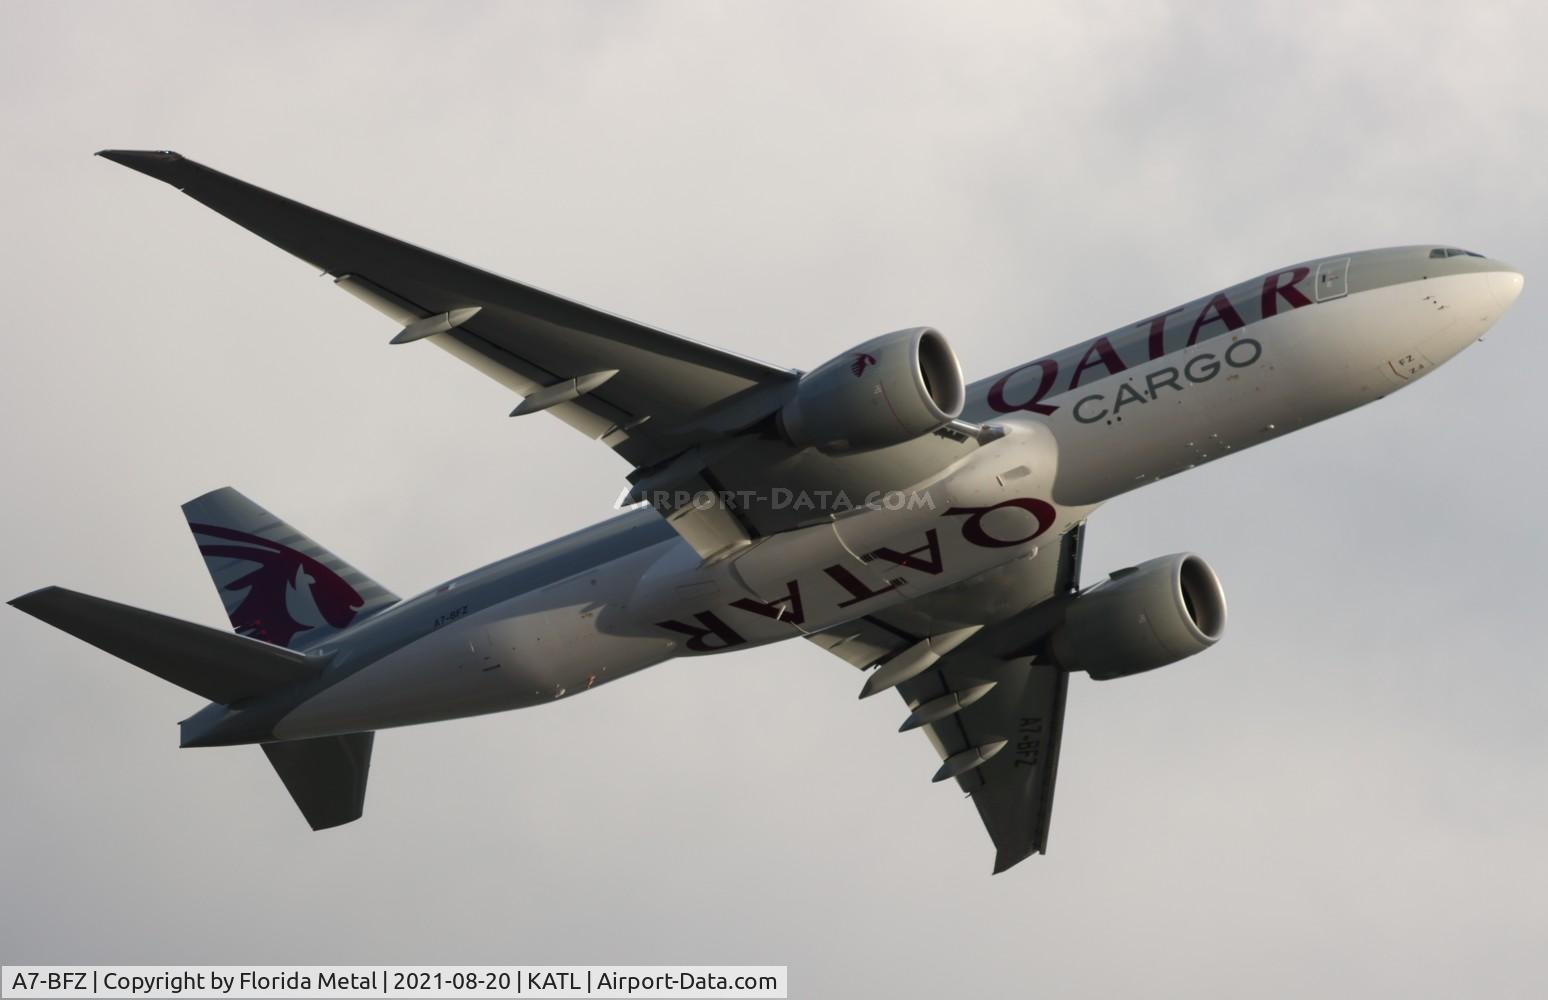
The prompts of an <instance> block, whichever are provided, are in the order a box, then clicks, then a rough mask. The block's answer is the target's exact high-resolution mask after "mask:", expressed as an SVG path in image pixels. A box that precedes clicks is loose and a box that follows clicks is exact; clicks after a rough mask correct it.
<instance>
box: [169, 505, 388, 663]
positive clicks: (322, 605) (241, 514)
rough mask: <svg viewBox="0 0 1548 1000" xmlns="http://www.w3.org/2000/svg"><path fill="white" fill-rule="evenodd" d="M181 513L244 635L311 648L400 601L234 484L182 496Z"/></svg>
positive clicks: (224, 601) (295, 646)
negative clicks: (185, 499) (192, 497)
mask: <svg viewBox="0 0 1548 1000" xmlns="http://www.w3.org/2000/svg"><path fill="white" fill-rule="evenodd" d="M183 514H184V516H185V517H187V518H188V527H189V528H190V529H191V530H192V531H193V534H194V540H195V541H197V542H198V543H199V553H200V554H201V555H203V556H204V565H205V567H206V568H207V569H208V570H209V571H210V578H211V579H212V580H214V582H215V589H216V590H218V591H219V592H220V599H221V601H222V602H223V603H224V604H225V606H226V614H227V615H228V616H229V617H230V618H231V627H232V628H234V629H235V630H236V631H237V632H238V633H240V634H241V635H245V636H250V637H252V638H254V639H261V640H263V641H264V642H268V643H273V644H274V645H276V646H284V647H285V648H287V649H307V648H309V647H312V646H316V645H317V644H318V643H321V642H324V641H326V640H327V639H328V638H329V637H331V636H333V635H336V634H338V633H339V632H340V631H342V630H343V629H345V628H348V627H349V626H350V625H351V624H354V623H356V622H359V621H362V620H364V619H365V618H368V617H370V616H371V615H373V614H375V613H377V612H378V611H381V610H382V609H383V608H387V607H390V606H391V605H393V604H396V603H397V601H398V599H397V597H395V596H394V595H393V594H391V593H389V592H388V591H387V590H385V589H383V588H382V587H381V586H380V585H379V584H377V583H376V582H375V581H374V580H372V579H371V578H370V577H368V576H366V575H365V574H364V573H362V572H360V571H359V570H358V569H355V567H353V566H351V565H350V564H349V563H347V562H345V561H344V560H342V559H340V558H339V557H338V556H336V555H334V554H333V553H331V552H329V551H328V550H327V549H325V548H323V547H322V546H321V545H318V544H317V543H316V542H314V541H312V540H311V539H310V538H308V537H306V536H305V535H303V534H301V532H299V531H297V530H296V529H295V528H292V527H291V526H290V525H288V524H286V523H285V522H284V521H282V520H280V519H279V518H277V517H275V516H274V515H273V514H270V513H269V512H268V511H266V510H264V509H263V508H262V507H260V506H258V505H257V504H255V503H253V502H252V501H251V500H249V499H247V497H245V496H243V495H242V494H240V493H238V492H237V491H236V490H234V489H232V488H230V487H229V486H227V487H224V488H222V489H218V490H215V491H213V492H211V493H206V494H205V495H204V496H202V497H199V498H198V499H197V500H190V501H188V502H187V503H185V504H183Z"/></svg>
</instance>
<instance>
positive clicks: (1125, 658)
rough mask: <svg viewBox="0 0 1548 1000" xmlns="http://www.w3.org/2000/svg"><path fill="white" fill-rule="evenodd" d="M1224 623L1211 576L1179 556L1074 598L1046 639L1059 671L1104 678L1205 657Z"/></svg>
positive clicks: (1125, 572)
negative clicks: (1062, 617) (1062, 669)
mask: <svg viewBox="0 0 1548 1000" xmlns="http://www.w3.org/2000/svg"><path fill="white" fill-rule="evenodd" d="M1225 623H1226V602H1225V592H1224V591H1222V590H1221V589H1220V581H1219V579H1217V578H1216V576H1215V571H1214V570H1212V569H1210V568H1209V564H1208V563H1206V562H1205V561H1204V560H1203V559H1201V558H1199V557H1198V556H1196V555H1193V554H1192V553H1190V552H1182V553H1178V554H1177V555H1170V556H1161V557H1160V558H1159V559H1151V560H1150V561H1148V562H1143V563H1140V564H1139V565H1138V566H1131V567H1129V568H1128V569H1121V570H1119V571H1118V572H1116V573H1113V574H1112V575H1111V576H1109V577H1108V578H1107V579H1106V580H1105V581H1103V582H1102V583H1100V584H1098V585H1097V586H1095V587H1093V588H1091V589H1090V590H1087V591H1085V592H1084V593H1082V594H1081V595H1080V596H1079V597H1076V598H1075V600H1074V601H1073V602H1072V603H1071V604H1070V606H1069V610H1068V611H1067V612H1066V614H1065V618H1064V623H1063V624H1062V625H1060V626H1059V627H1058V628H1057V629H1056V630H1055V631H1054V633H1053V635H1052V636H1051V637H1050V639H1049V642H1050V645H1051V647H1052V649H1053V654H1054V658H1055V659H1057V660H1058V661H1059V664H1060V665H1061V666H1063V667H1065V668H1066V669H1068V670H1084V671H1086V673H1088V674H1090V675H1091V677H1092V679H1093V680H1099V681H1105V680H1111V679H1112V678H1114V677H1127V676H1129V675H1130V674H1138V673H1143V672H1145V671H1146V670H1154V669H1155V668H1157V667H1164V666H1166V665H1167V664H1168V663H1176V662H1177V661H1178V660H1181V659H1183V658H1184V657H1188V656H1192V655H1193V654H1194V653H1199V652H1203V651H1204V650H1206V649H1208V648H1209V647H1211V646H1213V645H1214V644H1215V643H1216V642H1218V641H1219V640H1220V636H1221V635H1222V634H1223V633H1224V632H1225Z"/></svg>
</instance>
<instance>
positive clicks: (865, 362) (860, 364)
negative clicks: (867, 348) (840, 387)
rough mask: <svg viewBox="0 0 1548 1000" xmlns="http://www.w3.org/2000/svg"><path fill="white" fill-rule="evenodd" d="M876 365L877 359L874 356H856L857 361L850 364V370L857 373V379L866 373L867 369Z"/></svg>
mask: <svg viewBox="0 0 1548 1000" xmlns="http://www.w3.org/2000/svg"><path fill="white" fill-rule="evenodd" d="M874 364H876V358H874V357H873V356H871V355H869V354H856V355H855V360H853V361H851V362H850V363H849V370H850V371H852V372H854V373H855V378H859V377H860V376H861V375H862V374H864V373H865V370H866V369H867V368H869V367H871V366H872V365H874Z"/></svg>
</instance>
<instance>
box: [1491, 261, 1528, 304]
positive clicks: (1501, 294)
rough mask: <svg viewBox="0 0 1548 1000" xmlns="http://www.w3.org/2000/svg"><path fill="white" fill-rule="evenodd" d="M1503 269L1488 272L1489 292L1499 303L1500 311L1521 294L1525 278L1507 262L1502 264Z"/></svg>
mask: <svg viewBox="0 0 1548 1000" xmlns="http://www.w3.org/2000/svg"><path fill="white" fill-rule="evenodd" d="M1502 267H1503V269H1502V270H1499V271H1490V272H1489V293H1490V294H1491V295H1493V296H1494V301H1496V302H1498V303H1499V305H1500V312H1504V311H1505V310H1507V309H1509V308H1510V306H1511V303H1513V302H1515V301H1516V297H1517V296H1518V295H1520V294H1521V287H1522V285H1524V284H1525V283H1526V280H1525V279H1524V278H1523V277H1522V276H1521V272H1520V271H1518V270H1516V269H1515V268H1513V267H1511V266H1510V265H1509V264H1505V265H1502Z"/></svg>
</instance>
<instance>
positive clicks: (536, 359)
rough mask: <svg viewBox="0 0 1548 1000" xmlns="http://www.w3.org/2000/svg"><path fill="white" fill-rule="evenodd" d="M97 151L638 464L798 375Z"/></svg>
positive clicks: (150, 162)
mask: <svg viewBox="0 0 1548 1000" xmlns="http://www.w3.org/2000/svg"><path fill="white" fill-rule="evenodd" d="M99 155H101V156H103V157H105V158H107V159H109V160H112V161H114V162H115V163H121V164H123V165H124V166H127V167H130V168H132V169H134V170H138V171H139V172H141V173H143V174H146V175H148V176H151V177H154V178H156V179H158V180H161V181H165V182H166V183H168V184H170V185H172V186H174V187H176V188H177V189H179V190H180V191H182V192H183V193H184V194H186V195H188V196H189V197H191V198H194V199H195V200H197V201H199V202H202V203H203V204H204V205H206V206H208V207H209V208H211V209H213V210H214V211H216V212H217V213H219V214H220V215H223V216H225V217H226V218H227V219H230V220H231V221H232V222H235V223H236V224H237V225H239V226H242V227H243V228H244V229H247V230H249V231H250V232H252V233H254V234H256V235H258V236H260V237H262V238H263V239H265V240H267V241H268V242H270V243H272V244H274V245H275V246H277V247H279V248H280V249H282V250H285V251H287V252H288V253H291V254H293V255H295V256H296V257H299V258H301V259H302V260H304V261H306V262H308V263H310V264H312V265H313V266H315V267H317V268H319V269H320V270H322V271H324V272H326V273H327V274H330V275H332V276H333V277H334V279H335V280H336V281H338V283H339V284H340V286H341V287H343V288H345V290H347V291H349V292H350V293H351V294H353V295H355V296H356V297H358V298H360V299H362V300H363V301H365V302H367V303H368V304H370V305H372V306H373V307H374V308H376V309H377V310H378V311H380V312H383V313H385V314H386V315H388V316H390V317H391V318H393V319H394V320H395V321H396V322H399V323H402V324H403V326H404V327H405V329H404V331H403V333H402V334H400V335H399V337H398V338H394V341H395V342H398V343H403V342H404V341H405V340H414V339H431V340H432V341H433V342H435V343H437V344H438V345H439V346H441V347H443V348H445V349H447V350H448V351H450V352H451V353H452V354H454V355H456V356H457V357H458V358H460V359H461V360H463V361H466V362H468V363H469V364H471V365H473V366H474V367H475V368H478V369H479V370H481V371H483V372H485V373H486V374H488V375H490V376H491V377H493V378H495V379H497V380H499V381H501V382H502V383H504V384H506V385H507V386H509V387H510V388H512V389H514V390H515V391H517V392H519V393H521V394H522V395H523V396H528V397H530V396H532V395H534V394H536V393H540V392H543V391H544V390H551V392H550V394H549V397H546V398H549V399H552V398H555V397H559V398H560V402H559V403H558V404H556V405H552V406H551V407H549V408H551V409H552V410H553V411H554V412H555V413H556V415H558V416H559V417H560V418H561V419H563V420H564V421H565V422H566V423H569V424H571V425H572V426H574V427H576V428H577V429H580V430H582V431H583V432H585V433H586V434H587V435H588V436H590V437H594V438H598V439H600V440H603V441H604V442H605V443H606V444H608V445H609V446H610V447H612V448H613V449H614V450H615V451H617V452H618V453H619V454H620V455H622V456H623V457H624V458H625V459H627V460H628V461H630V462H631V463H632V464H634V465H635V466H637V467H638V466H647V465H650V464H652V463H656V462H660V461H662V460H663V459H666V458H669V457H671V456H672V455H675V454H677V453H679V452H681V451H682V450H683V449H684V448H685V447H688V446H691V445H692V444H694V443H696V442H697V441H699V440H701V439H702V437H703V435H704V430H705V424H704V420H705V417H706V415H707V414H712V413H715V412H721V411H723V410H724V409H726V408H728V407H730V408H735V409H738V410H739V411H742V412H758V411H761V410H763V409H766V408H767V407H768V405H769V404H768V403H766V402H765V400H766V399H773V398H775V397H780V393H781V392H782V390H783V389H784V388H785V387H787V386H788V385H789V384H790V383H793V382H794V380H795V379H796V377H797V376H796V373H795V372H792V371H789V370H786V369H782V368H776V367H772V366H770V365H766V364H763V363H762V362H759V361H754V360H752V359H750V358H745V357H742V356H740V355H737V354H733V353H730V352H727V351H722V350H717V349H715V348H712V347H709V346H707V345H705V344H700V343H697V342H695V341H691V340H687V339H684V338H682V337H677V336H673V335H672V334H669V333H665V332H663V331H660V330H656V329H653V328H651V327H648V326H645V325H643V324H640V323H636V322H633V321H631V320H627V319H623V318H622V317H618V316H614V315H611V314H609V313H606V312H602V311H601V310H598V309H593V308H591V307H589V306H585V305H582V304H580V303H578V302H573V301H570V300H568V299H564V298H561V297H559V296H557V295H553V294H551V293H548V292H545V291H542V290H540V289H537V288H533V287H531V286H529V285H523V284H519V283H517V282H514V281H510V280H508V279H506V278H501V277H498V276H497V275H494V274H490V273H488V272H486V271H481V270H479V269H478V268H475V267H471V266H469V265H467V264H463V263H461V262H459V261H456V260H453V259H451V258H449V257H443V256H441V255H439V254H435V253H431V252H430V251H428V250H423V249H421V248H419V247H416V246H413V245H412V244H409V243H405V242H403V241H401V240H397V239H394V238H392V237H390V236H385V235H383V234H381V233H377V232H373V231H372V230H370V229H366V228H365V227H363V226H359V225H356V224H355V223H352V222H348V221H346V220H344V219H341V218H338V217H337V216H333V215H329V214H327V213H325V212H321V211H318V210H317V209H314V208H311V207H309V206H306V205H303V204H301V203H300V202H296V201H292V200H291V199H289V198H285V197H282V196H280V195H277V194H274V193H273V192H270V191H265V190H264V189H262V188H260V187H256V186H254V185H252V184H249V183H247V182H245V181H241V180H238V179H237V178H235V177H230V176H228V175H226V174H223V173H221V172H219V171H217V170H212V169H210V168H209V167H206V166H204V165H202V164H200V163H196V162H194V161H193V160H190V159H187V158H186V157H184V156H182V155H180V154H178V153H171V152H144V151H134V150H104V151H102V153H101V154H99ZM415 324H417V326H416V325H415ZM384 341H385V338H384ZM609 373H612V374H609ZM603 376H606V377H605V378H603ZM577 384H578V385H579V386H580V387H581V391H579V392H576V393H575V394H574V395H573V396H571V397H570V398H567V399H566V398H563V397H566V396H568V395H569V393H568V392H567V390H569V391H573V390H574V389H575V388H576V386H577ZM780 398H782V397H780Z"/></svg>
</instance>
